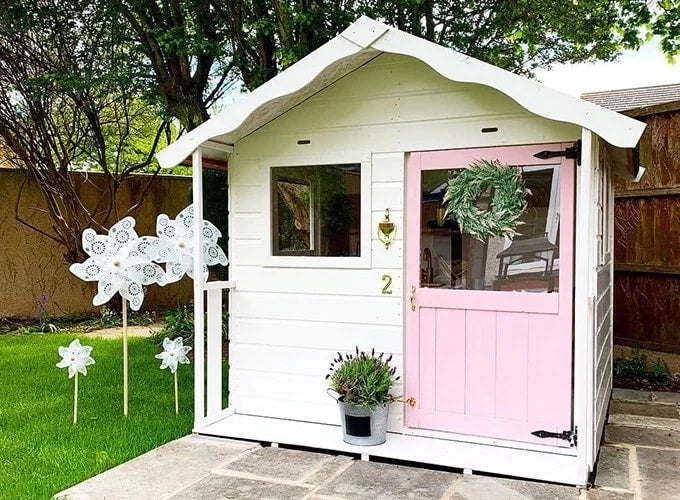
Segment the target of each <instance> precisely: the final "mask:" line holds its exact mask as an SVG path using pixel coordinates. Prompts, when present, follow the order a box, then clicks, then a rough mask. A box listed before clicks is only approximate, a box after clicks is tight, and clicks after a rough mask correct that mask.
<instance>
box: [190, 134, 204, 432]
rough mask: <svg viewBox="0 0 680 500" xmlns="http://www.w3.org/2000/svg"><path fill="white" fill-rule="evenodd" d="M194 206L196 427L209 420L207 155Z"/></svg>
mask: <svg viewBox="0 0 680 500" xmlns="http://www.w3.org/2000/svg"><path fill="white" fill-rule="evenodd" d="M191 163H192V165H193V167H194V168H193V170H192V173H191V178H192V192H193V205H194V220H193V224H194V241H193V243H194V269H193V271H194V427H198V425H199V423H200V422H201V421H202V420H203V419H204V418H205V364H204V356H205V354H204V353H205V340H204V339H205V328H204V324H203V323H204V311H205V307H204V296H203V295H204V292H203V227H202V226H203V151H202V149H201V147H200V146H199V147H198V148H196V150H195V151H194V152H193V154H192V157H191Z"/></svg>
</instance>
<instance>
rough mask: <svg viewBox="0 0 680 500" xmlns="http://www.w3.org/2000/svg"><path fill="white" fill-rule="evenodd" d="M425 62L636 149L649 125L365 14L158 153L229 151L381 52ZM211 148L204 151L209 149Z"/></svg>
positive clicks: (165, 162) (165, 161)
mask: <svg viewBox="0 0 680 500" xmlns="http://www.w3.org/2000/svg"><path fill="white" fill-rule="evenodd" d="M384 52H388V53H393V54H402V55H405V56H411V57H414V58H416V59H419V60H421V61H422V62H424V63H425V64H427V65H428V66H430V67H431V68H432V69H434V70H435V71H436V72H438V73H439V74H441V75H442V76H444V77H446V78H448V79H450V80H453V81H457V82H463V83H476V84H481V85H486V86H488V87H491V88H495V89H497V90H499V91H500V92H502V93H504V94H505V95H507V96H508V97H510V98H511V99H513V100H514V101H516V102H517V103H518V104H520V105H521V106H522V107H524V108H525V109H526V110H528V111H530V112H531V113H534V114H536V115H539V116H542V117H545V118H548V119H552V120H557V121H562V122H567V123H573V124H576V125H580V126H582V127H584V128H587V129H589V130H591V131H593V132H595V133H596V134H597V135H599V136H600V137H602V138H603V139H604V140H606V141H607V142H609V143H610V144H612V145H613V146H617V147H621V148H632V147H634V146H635V145H636V144H637V142H638V140H639V138H640V136H641V135H642V131H643V130H644V128H645V124H644V123H641V122H639V121H637V120H633V119H632V118H628V117H626V116H623V115H620V114H618V113H615V112H613V111H610V110H608V109H605V108H602V107H600V106H596V105H594V104H592V103H589V102H586V101H584V100H581V99H579V98H577V97H573V96H570V95H567V94H563V93H562V92H559V91H557V90H554V89H551V88H549V87H545V86H543V85H541V84H540V83H538V82H536V81H533V80H530V79H528V78H525V77H522V76H519V75H516V74H514V73H510V72H509V71H505V70H503V69H500V68H497V67H496V66H492V65H490V64H487V63H484V62H482V61H479V60H477V59H474V58H472V57H468V56H466V55H464V54H461V53H460V52H456V51H455V50H452V49H449V48H446V47H443V46H441V45H437V44H435V43H432V42H429V41H427V40H424V39H422V38H418V37H416V36H413V35H410V34H408V33H405V32H403V31H399V30H398V29H396V28H391V27H389V26H386V25H385V24H382V23H379V22H378V21H374V20H373V19H370V18H368V17H365V16H362V17H361V18H359V19H358V20H357V21H355V22H354V23H352V24H351V25H350V26H349V27H348V28H347V29H346V30H345V31H343V32H342V33H341V34H339V35H338V36H336V37H335V38H333V39H332V40H330V41H329V42H327V43H326V44H324V45H322V46H321V47H319V48H318V49H316V50H315V51H313V52H312V53H310V54H309V55H308V56H306V57H304V58H302V59H301V60H300V61H298V62H297V63H295V64H293V65H292V66H290V67H289V68H288V69H286V70H285V71H283V72H281V73H279V74H278V75H277V76H275V77H274V78H272V79H271V80H269V81H268V82H266V83H264V84H262V85H261V86H260V87H258V88H257V89H255V90H253V91H252V92H251V93H250V94H248V95H246V96H244V97H243V98H242V99H240V100H239V101H237V102H236V103H234V104H233V105H232V106H230V107H229V108H227V109H226V110H225V111H223V112H221V113H219V114H217V115H215V116H214V117H213V118H211V119H210V120H208V121H206V122H205V123H203V124H201V125H200V126H198V127H196V128H195V129H194V130H192V131H191V132H189V133H187V134H185V135H183V136H182V137H180V138H179V139H178V140H177V141H175V142H174V143H173V144H171V145H170V146H168V147H167V148H165V149H163V150H162V151H160V152H159V153H158V154H157V157H158V161H159V163H160V164H161V166H163V167H169V166H173V165H177V164H178V163H180V162H182V161H184V160H185V159H186V158H187V157H188V156H189V155H191V153H192V152H193V151H194V150H195V149H196V148H197V147H198V146H201V145H203V146H204V147H205V148H206V149H207V150H208V151H206V152H205V153H207V156H208V157H210V155H211V154H214V153H211V152H210V150H213V151H217V152H219V151H224V150H225V147H226V148H228V147H229V146H233V144H234V143H235V142H236V141H238V140H239V139H241V138H243V137H245V136H246V135H248V134H250V133H251V132H253V131H254V130H256V129H257V128H259V127H261V126H263V125H265V124H266V123H268V122H270V121H271V120H273V119H275V118H277V117H278V116H280V115H282V114H283V113H285V112H286V111H288V110H290V109H291V108H293V107H295V106H296V105H297V104H299V103H301V102H302V101H304V100H305V99H307V98H308V97H310V96H311V95H313V94H315V93H317V92H319V91H320V90H322V89H324V88H326V87H327V86H329V85H331V84H332V83H333V82H335V81H337V80H339V79H341V78H342V77H344V76H345V75H347V74H349V73H351V72H352V71H354V70H355V69H357V68H358V67H359V66H361V65H363V64H365V63H367V62H368V61H370V60H371V59H373V58H375V57H377V56H379V55H380V54H382V53H384ZM205 153H204V154H205Z"/></svg>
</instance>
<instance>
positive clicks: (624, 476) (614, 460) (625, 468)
mask: <svg viewBox="0 0 680 500" xmlns="http://www.w3.org/2000/svg"><path fill="white" fill-rule="evenodd" d="M629 474H630V450H629V449H628V448H619V447H616V446H606V445H605V446H602V447H601V448H600V456H599V458H598V462H597V474H596V475H595V484H596V485H597V486H606V487H608V488H619V489H622V490H629V489H630V477H629Z"/></svg>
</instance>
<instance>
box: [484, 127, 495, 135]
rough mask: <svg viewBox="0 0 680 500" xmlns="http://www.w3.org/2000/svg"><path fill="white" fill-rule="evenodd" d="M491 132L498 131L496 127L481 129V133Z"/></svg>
mask: <svg viewBox="0 0 680 500" xmlns="http://www.w3.org/2000/svg"><path fill="white" fill-rule="evenodd" d="M493 132H498V127H484V128H483V129H482V134H491V133H493Z"/></svg>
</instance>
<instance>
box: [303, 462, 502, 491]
mask: <svg viewBox="0 0 680 500" xmlns="http://www.w3.org/2000/svg"><path fill="white" fill-rule="evenodd" d="M459 478H460V475H459V474H454V473H451V472H443V471H436V470H429V469H424V468H418V467H406V466H403V465H393V464H385V463H378V462H361V461H358V462H354V463H353V464H352V465H351V466H350V467H349V468H348V469H347V470H345V471H344V472H343V473H342V474H340V475H339V476H337V477H336V478H334V479H333V480H332V481H330V482H329V483H327V484H325V485H323V486H322V487H321V488H320V489H319V490H318V491H316V493H317V494H318V495H320V496H333V497H341V498H344V499H349V500H352V499H361V500H365V499H371V500H394V499H419V500H426V499H433V500H434V499H436V500H439V499H440V498H441V497H442V495H444V493H445V492H446V491H447V490H448V489H449V488H450V487H451V486H452V485H453V483H454V482H455V481H458V480H459ZM488 498H492V497H488Z"/></svg>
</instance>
